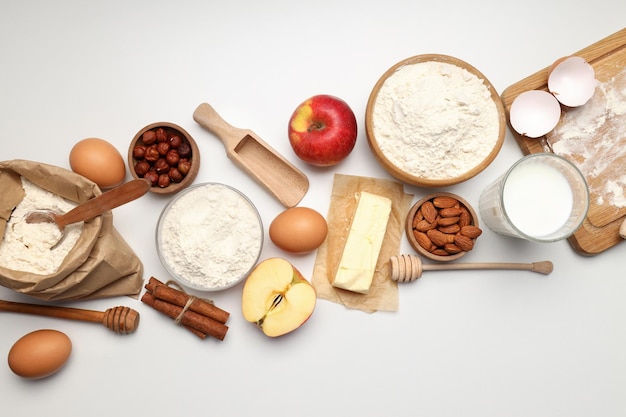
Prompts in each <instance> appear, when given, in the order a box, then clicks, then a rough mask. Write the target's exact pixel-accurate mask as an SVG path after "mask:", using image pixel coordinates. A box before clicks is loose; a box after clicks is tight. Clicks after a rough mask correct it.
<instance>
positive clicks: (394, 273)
mask: <svg viewBox="0 0 626 417" xmlns="http://www.w3.org/2000/svg"><path fill="white" fill-rule="evenodd" d="M390 268H391V279H392V280H393V281H398V282H412V281H415V280H417V279H418V278H419V277H421V276H422V272H423V271H449V270H460V269H466V270H467V269H513V270H524V271H531V272H538V273H540V274H544V275H548V274H549V273H551V272H552V262H550V261H541V262H533V263H501V262H492V263H451V264H426V265H424V264H422V261H421V260H420V258H419V257H418V256H415V255H400V256H392V257H391V258H390Z"/></svg>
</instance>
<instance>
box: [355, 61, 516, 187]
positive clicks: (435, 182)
mask: <svg viewBox="0 0 626 417" xmlns="http://www.w3.org/2000/svg"><path fill="white" fill-rule="evenodd" d="M424 62H441V63H447V64H451V65H455V66H457V67H460V68H463V69H465V70H467V71H469V72H470V73H471V74H473V75H475V76H476V77H478V78H479V79H480V80H482V82H483V84H484V86H485V87H486V89H487V90H488V92H489V94H490V98H491V100H492V101H493V103H494V104H495V106H496V116H495V117H497V120H494V123H496V124H497V137H493V146H492V147H491V150H490V151H489V152H488V153H487V154H486V155H485V156H484V158H482V159H481V160H476V161H472V164H474V165H472V167H471V168H469V165H471V164H469V163H468V164H467V165H468V169H467V171H465V172H463V173H462V174H458V173H455V174H453V175H451V176H450V177H448V176H447V175H445V174H442V175H440V176H438V177H437V178H434V177H433V178H428V177H427V175H426V174H423V173H421V172H417V169H411V170H409V169H408V168H403V167H401V166H399V164H397V163H396V162H393V161H392V159H394V160H395V158H393V157H390V155H389V154H385V152H384V151H383V150H382V149H381V147H380V146H379V140H378V139H377V138H376V133H375V132H376V129H375V125H376V122H377V121H376V120H374V119H375V115H374V110H375V107H376V105H377V99H378V95H379V93H380V90H381V88H382V87H383V85H384V84H385V82H386V81H387V80H388V79H389V78H390V77H391V76H393V75H394V74H395V73H396V72H397V71H398V70H399V69H401V68H402V67H405V66H408V65H413V64H419V63H424ZM365 129H366V135H367V140H368V143H369V146H370V149H371V150H372V153H373V154H374V156H375V157H376V159H377V160H378V161H379V163H380V164H381V165H382V166H383V168H385V169H386V170H387V171H388V172H389V173H390V174H391V175H393V176H394V177H396V178H398V179H400V180H401V181H403V182H406V183H407V184H412V185H416V186H421V187H445V186H450V185H454V184H458V183H460V182H463V181H466V180H468V179H470V178H472V177H474V176H475V175H477V174H478V173H480V172H481V171H483V170H484V169H485V168H486V167H487V166H488V165H489V164H490V163H491V162H492V161H493V160H494V159H495V157H496V155H497V154H498V152H500V149H501V148H502V144H503V142H504V136H505V133H506V117H505V112H504V106H503V104H502V101H501V100H500V96H499V95H498V93H497V91H496V89H495V88H494V87H493V85H492V84H491V82H489V80H488V79H487V78H486V77H485V76H484V75H483V74H482V73H480V72H479V71H478V70H477V69H476V68H474V67H473V66H471V65H469V64H467V63H466V62H463V61H461V60H460V59H457V58H454V57H451V56H447V55H437V54H428V55H418V56H414V57H411V58H407V59H405V60H403V61H400V62H398V63H397V64H396V65H394V66H393V67H391V68H389V69H388V70H387V71H386V72H385V73H384V74H383V75H382V77H380V79H379V80H378V82H377V83H376V85H375V86H374V88H373V90H372V92H371V94H370V96H369V99H368V102H367V108H366V113H365ZM426 139H427V138H423V139H421V140H423V141H426ZM392 140H394V141H395V140H396V138H392ZM406 140H407V137H406V136H404V137H402V138H400V137H398V138H397V142H398V146H404V145H403V144H402V141H405V142H406ZM482 155H483V154H481V155H480V156H481V157H482ZM437 157H438V159H441V160H449V159H450V154H449V152H448V153H446V154H445V155H441V156H437ZM418 168H419V167H418ZM419 169H421V168H419ZM411 171H413V172H411Z"/></svg>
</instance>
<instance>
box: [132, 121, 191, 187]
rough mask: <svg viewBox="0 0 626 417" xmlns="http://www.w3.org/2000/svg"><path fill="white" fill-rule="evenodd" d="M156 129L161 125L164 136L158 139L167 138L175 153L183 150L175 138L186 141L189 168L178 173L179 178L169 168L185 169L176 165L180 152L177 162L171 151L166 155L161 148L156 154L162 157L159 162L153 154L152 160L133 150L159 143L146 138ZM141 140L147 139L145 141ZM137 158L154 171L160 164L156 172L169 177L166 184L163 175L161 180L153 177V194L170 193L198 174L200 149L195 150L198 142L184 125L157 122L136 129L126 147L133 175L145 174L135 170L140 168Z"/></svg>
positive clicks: (189, 181) (184, 142) (164, 139)
mask: <svg viewBox="0 0 626 417" xmlns="http://www.w3.org/2000/svg"><path fill="white" fill-rule="evenodd" d="M159 129H162V131H163V133H164V136H162V137H163V139H159V141H161V142H167V143H168V144H169V145H170V146H169V149H170V150H176V152H177V154H178V152H179V151H180V152H181V153H182V152H184V150H183V149H181V148H180V145H178V144H177V143H176V141H177V140H178V139H179V140H180V142H181V143H183V144H186V145H188V146H187V149H188V150H190V156H189V157H187V158H185V159H187V160H188V162H189V163H190V165H189V166H188V172H187V173H186V174H181V175H182V178H181V177H180V176H179V175H178V174H176V173H173V172H170V171H169V170H170V169H172V168H175V169H176V170H178V173H179V174H180V173H181V172H184V170H183V167H182V166H180V165H179V163H180V159H181V156H180V155H178V156H179V162H177V163H174V161H175V160H176V159H175V158H176V157H175V156H174V155H172V156H171V157H169V158H168V157H167V156H166V155H165V152H161V153H160V154H159V156H158V158H159V159H161V160H162V161H160V162H159V163H158V164H161V165H158V164H157V162H156V161H154V158H152V160H149V159H148V158H146V157H145V156H144V157H140V156H139V154H137V153H136V148H137V147H143V148H144V149H147V148H149V147H151V146H158V143H154V144H153V143H152V140H149V139H148V136H153V134H152V132H155V133H156V131H157V130H159ZM146 133H148V135H146V136H144V134H146ZM173 138H178V139H173ZM144 140H145V141H146V142H148V143H146V142H144ZM177 145H178V146H177ZM165 148H167V147H165ZM165 148H164V149H162V151H164V150H165ZM163 161H165V162H167V166H165V165H163ZM168 161H169V162H168ZM139 162H142V163H144V166H145V162H147V163H148V164H149V165H150V171H153V172H155V171H156V170H157V168H156V167H160V168H162V169H159V175H161V174H162V175H166V176H168V178H169V184H166V183H167V181H166V180H165V179H164V178H162V179H160V181H159V180H156V181H153V185H152V187H151V188H150V192H153V193H156V194H173V193H176V192H178V191H180V190H182V189H184V188H186V187H188V186H189V185H190V184H191V183H193V181H194V180H195V178H196V176H197V175H198V170H199V169H200V151H199V150H198V145H197V144H196V141H195V140H194V139H193V138H192V137H191V135H190V134H189V133H187V131H186V130H185V129H183V128H182V127H180V126H178V125H176V124H174V123H168V122H157V123H152V124H149V125H148V126H146V127H144V128H143V129H141V130H140V131H139V132H137V134H136V135H135V137H134V138H133V140H132V141H131V143H130V146H129V148H128V168H129V169H130V173H131V175H132V176H133V177H134V178H145V177H146V174H144V173H143V172H138V171H140V168H139V166H138V163H139ZM179 168H180V169H179ZM166 170H168V172H167V173H165V171H166ZM149 175H153V174H149ZM172 178H173V179H172Z"/></svg>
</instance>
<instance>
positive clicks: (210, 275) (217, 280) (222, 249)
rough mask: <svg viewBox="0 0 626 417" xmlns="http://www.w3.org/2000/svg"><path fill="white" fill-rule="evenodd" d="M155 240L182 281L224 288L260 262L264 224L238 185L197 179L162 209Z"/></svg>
mask: <svg viewBox="0 0 626 417" xmlns="http://www.w3.org/2000/svg"><path fill="white" fill-rule="evenodd" d="M156 246H157V252H158V254H159V259H160V260H161V263H162V264H163V266H164V267H165V269H166V270H167V271H168V273H169V274H170V275H172V276H173V277H174V278H175V279H176V280H177V281H178V282H179V283H180V284H182V285H184V286H186V287H188V288H191V289H194V290H198V291H220V290H225V289H227V288H230V287H233V286H235V285H237V284H238V283H239V282H241V281H242V280H243V279H244V278H245V277H246V276H247V275H248V273H249V272H250V271H251V270H252V268H253V267H254V266H255V265H256V263H257V261H258V259H259V256H260V254H261V249H262V247H263V224H262V222H261V217H260V216H259V212H258V211H257V209H256V207H255V206H254V204H252V202H251V201H250V200H249V199H248V198H247V197H246V196H245V195H244V194H242V193H241V192H240V191H238V190H236V189H234V188H232V187H230V186H228V185H225V184H220V183H202V184H196V185H194V186H191V187H189V188H187V189H185V190H183V191H181V192H180V193H179V194H178V195H177V196H176V197H175V198H173V199H172V201H170V202H169V203H168V204H167V206H166V207H165V208H164V209H163V211H162V212H161V215H160V217H159V221H158V225H157V230H156Z"/></svg>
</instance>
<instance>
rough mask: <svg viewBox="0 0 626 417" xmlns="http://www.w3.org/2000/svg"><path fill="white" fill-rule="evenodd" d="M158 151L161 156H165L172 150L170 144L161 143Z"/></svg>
mask: <svg viewBox="0 0 626 417" xmlns="http://www.w3.org/2000/svg"><path fill="white" fill-rule="evenodd" d="M157 150H158V151H159V155H161V156H165V155H166V154H167V152H168V151H169V150H170V144H169V142H159V143H158V144H157Z"/></svg>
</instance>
